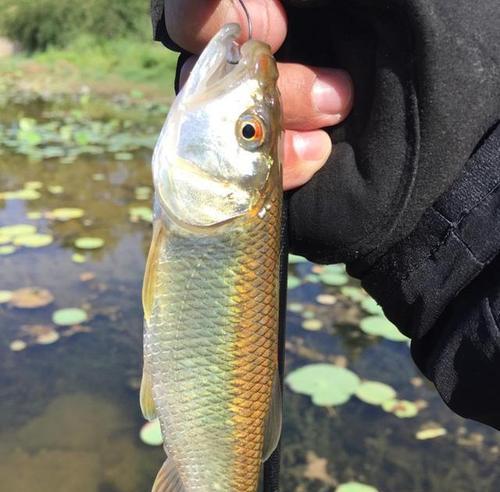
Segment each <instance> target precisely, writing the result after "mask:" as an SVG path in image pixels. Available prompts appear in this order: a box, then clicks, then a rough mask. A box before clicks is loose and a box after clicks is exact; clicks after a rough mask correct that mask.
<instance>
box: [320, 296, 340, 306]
mask: <svg viewBox="0 0 500 492" xmlns="http://www.w3.org/2000/svg"><path fill="white" fill-rule="evenodd" d="M316 301H317V302H318V303H319V304H325V305H326V306H332V305H333V304H335V303H336V302H337V298H336V297H335V296H333V295H331V294H319V295H318V296H316Z"/></svg>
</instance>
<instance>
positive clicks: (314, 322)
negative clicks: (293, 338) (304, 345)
mask: <svg viewBox="0 0 500 492" xmlns="http://www.w3.org/2000/svg"><path fill="white" fill-rule="evenodd" d="M302 328H304V330H309V331H318V330H321V328H323V322H322V321H321V320H319V319H313V318H311V319H306V320H304V321H302Z"/></svg>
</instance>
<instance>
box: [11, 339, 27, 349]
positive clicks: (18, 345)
mask: <svg viewBox="0 0 500 492" xmlns="http://www.w3.org/2000/svg"><path fill="white" fill-rule="evenodd" d="M27 346H28V345H27V344H26V342H23V341H22V340H12V342H10V345H9V348H10V350H12V352H20V351H21V350H24V349H25V348H26V347H27Z"/></svg>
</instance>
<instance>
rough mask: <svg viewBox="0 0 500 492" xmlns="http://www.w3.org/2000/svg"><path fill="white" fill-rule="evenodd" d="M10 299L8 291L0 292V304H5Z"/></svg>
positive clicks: (10, 293)
mask: <svg viewBox="0 0 500 492" xmlns="http://www.w3.org/2000/svg"><path fill="white" fill-rule="evenodd" d="M11 299H12V292H11V291H10V290H0V304H5V303H6V302H9V301H10V300H11Z"/></svg>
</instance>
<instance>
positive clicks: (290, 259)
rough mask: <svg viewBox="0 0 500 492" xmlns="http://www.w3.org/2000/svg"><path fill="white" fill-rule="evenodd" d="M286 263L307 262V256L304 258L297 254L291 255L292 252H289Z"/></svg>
mask: <svg viewBox="0 0 500 492" xmlns="http://www.w3.org/2000/svg"><path fill="white" fill-rule="evenodd" d="M288 263H290V264H292V265H293V264H295V263H307V258H304V257H303V256H299V255H293V254H291V253H290V254H289V255H288Z"/></svg>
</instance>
